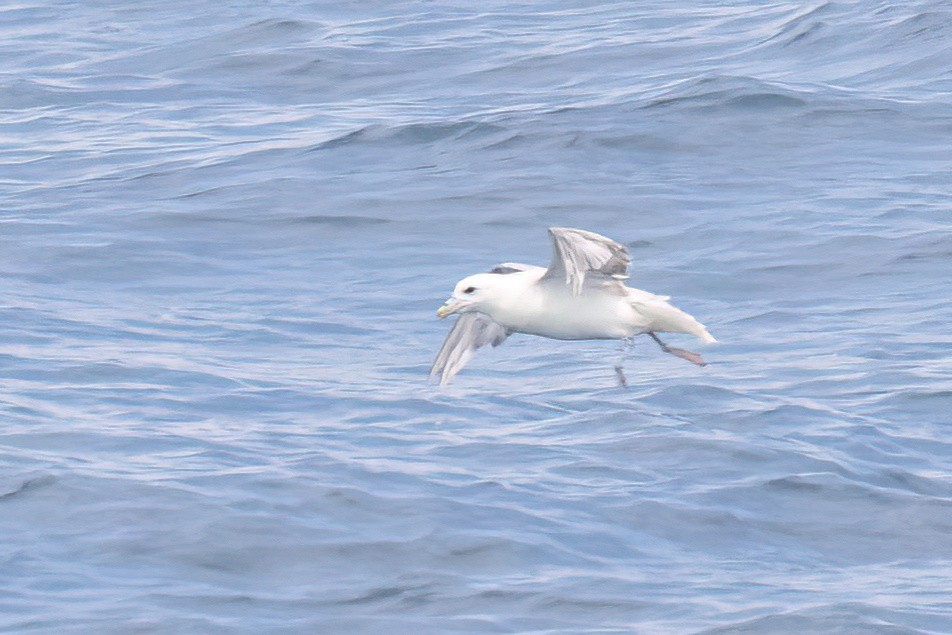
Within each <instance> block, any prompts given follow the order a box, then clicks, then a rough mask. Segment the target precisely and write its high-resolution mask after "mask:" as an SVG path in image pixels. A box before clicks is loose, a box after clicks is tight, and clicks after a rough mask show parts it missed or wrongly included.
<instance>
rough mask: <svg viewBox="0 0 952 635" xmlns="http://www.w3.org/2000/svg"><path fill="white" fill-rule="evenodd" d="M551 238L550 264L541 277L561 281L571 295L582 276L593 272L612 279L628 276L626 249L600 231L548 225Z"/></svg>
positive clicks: (577, 290)
mask: <svg viewBox="0 0 952 635" xmlns="http://www.w3.org/2000/svg"><path fill="white" fill-rule="evenodd" d="M549 235H550V236H551V237H552V264H550V265H549V269H548V271H546V272H545V276H544V277H543V279H548V280H560V281H563V282H565V284H567V285H568V286H569V287H570V288H571V289H572V294H573V295H579V294H581V293H582V285H584V284H585V276H586V275H588V274H590V273H596V274H599V275H603V276H610V277H612V278H615V279H616V280H624V279H625V278H627V277H628V263H629V262H630V260H631V259H630V257H629V256H628V248H627V247H625V246H624V245H622V244H619V243H616V242H615V241H614V240H611V239H610V238H605V237H604V236H602V235H601V234H596V233H594V232H589V231H585V230H584V229H572V228H571V227H550V228H549Z"/></svg>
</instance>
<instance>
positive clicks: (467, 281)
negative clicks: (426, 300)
mask: <svg viewBox="0 0 952 635" xmlns="http://www.w3.org/2000/svg"><path fill="white" fill-rule="evenodd" d="M502 277H503V276H501V275H498V274H493V273H477V274H476V275H473V276H468V277H466V278H463V279H462V280H460V281H459V282H457V283H456V288H455V289H453V295H452V296H450V298H449V300H447V301H446V303H445V304H443V306H441V307H440V308H439V309H437V311H436V314H437V315H438V316H440V317H441V318H445V317H446V316H448V315H453V314H454V313H469V312H470V311H480V312H482V313H488V312H489V311H488V309H489V307H490V306H491V304H492V302H493V301H494V300H495V299H496V298H497V297H498V296H499V291H500V289H501V287H502V284H503V283H502V281H501V280H500V278H502Z"/></svg>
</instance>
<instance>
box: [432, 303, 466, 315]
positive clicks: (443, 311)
mask: <svg viewBox="0 0 952 635" xmlns="http://www.w3.org/2000/svg"><path fill="white" fill-rule="evenodd" d="M461 308H462V305H461V304H460V302H459V301H458V300H456V299H455V298H450V299H449V300H447V301H446V303H445V304H443V306H441V307H440V308H438V309H437V310H436V314H437V316H439V317H441V318H445V317H446V316H447V315H453V314H454V313H456V312H457V311H459V310H460V309H461Z"/></svg>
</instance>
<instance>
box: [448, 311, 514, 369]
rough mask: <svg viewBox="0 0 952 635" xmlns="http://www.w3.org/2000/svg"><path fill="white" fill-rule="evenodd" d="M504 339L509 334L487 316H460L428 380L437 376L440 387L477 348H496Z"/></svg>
mask: <svg viewBox="0 0 952 635" xmlns="http://www.w3.org/2000/svg"><path fill="white" fill-rule="evenodd" d="M507 337H509V331H508V330H507V329H506V328H505V327H503V326H501V325H499V324H498V323H496V322H495V321H493V319H492V318H491V317H489V316H488V315H485V314H483V313H475V312H473V313H463V314H462V315H461V316H459V318H457V319H456V323H455V324H454V325H453V328H451V329H450V332H449V333H447V335H446V339H445V340H443V346H441V347H440V352H439V353H437V354H436V360H435V361H434V362H433V368H431V369H430V377H435V376H437V375H439V377H440V385H441V386H443V385H444V384H446V382H448V381H449V380H450V379H451V378H452V377H453V375H455V374H456V373H458V372H459V371H460V370H462V368H463V366H465V365H466V363H467V362H468V361H469V360H470V358H471V357H472V356H473V353H474V352H475V351H476V350H477V349H480V348H482V347H483V346H486V345H487V344H492V345H493V346H494V347H495V346H499V345H500V344H502V343H503V342H504V341H505V340H506V338H507Z"/></svg>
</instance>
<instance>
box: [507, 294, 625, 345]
mask: <svg viewBox="0 0 952 635" xmlns="http://www.w3.org/2000/svg"><path fill="white" fill-rule="evenodd" d="M631 313H632V311H631V307H630V305H628V304H627V303H625V302H619V301H618V300H616V299H615V298H613V297H612V298H607V299H602V300H600V301H599V300H593V299H592V298H586V297H585V296H581V297H579V298H576V297H563V298H556V299H554V300H550V301H549V302H546V303H545V304H544V305H542V306H540V307H539V309H538V310H537V311H534V312H533V313H532V314H530V315H528V316H526V319H524V320H523V321H522V324H520V325H519V327H518V328H516V329H515V330H517V331H519V332H520V333H528V334H530V335H540V336H542V337H550V338H553V339H557V340H617V339H622V338H625V337H630V336H632V335H635V334H636V333H638V332H639V330H638V329H637V328H634V325H633V324H632V315H631Z"/></svg>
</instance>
